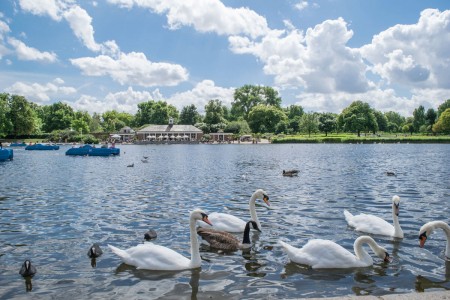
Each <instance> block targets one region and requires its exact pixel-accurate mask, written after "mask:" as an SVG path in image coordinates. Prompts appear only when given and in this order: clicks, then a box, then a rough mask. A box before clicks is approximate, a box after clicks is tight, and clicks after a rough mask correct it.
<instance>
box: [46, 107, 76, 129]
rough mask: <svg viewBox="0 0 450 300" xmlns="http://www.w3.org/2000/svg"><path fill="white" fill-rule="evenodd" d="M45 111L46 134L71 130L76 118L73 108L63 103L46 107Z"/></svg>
mask: <svg viewBox="0 0 450 300" xmlns="http://www.w3.org/2000/svg"><path fill="white" fill-rule="evenodd" d="M43 111H44V120H43V121H44V124H43V130H44V131H45V132H52V131H53V130H64V129H69V128H70V126H71V125H72V120H73V119H74V116H75V113H74V111H73V108H72V107H70V106H69V105H68V104H66V103H62V102H56V103H53V104H51V105H46V106H44V107H43Z"/></svg>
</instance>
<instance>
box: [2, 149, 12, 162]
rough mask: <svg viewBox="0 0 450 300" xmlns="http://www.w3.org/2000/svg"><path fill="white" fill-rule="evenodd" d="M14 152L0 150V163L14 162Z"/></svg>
mask: <svg viewBox="0 0 450 300" xmlns="http://www.w3.org/2000/svg"><path fill="white" fill-rule="evenodd" d="M13 157H14V151H13V150H12V149H0V161H6V160H13Z"/></svg>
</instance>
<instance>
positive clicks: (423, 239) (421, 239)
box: [419, 236, 427, 248]
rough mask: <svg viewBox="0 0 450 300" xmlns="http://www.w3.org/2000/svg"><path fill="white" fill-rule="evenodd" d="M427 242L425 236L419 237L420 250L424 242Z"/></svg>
mask: <svg viewBox="0 0 450 300" xmlns="http://www.w3.org/2000/svg"><path fill="white" fill-rule="evenodd" d="M426 241H427V237H425V236H421V237H420V241H419V242H420V248H423V246H425V242H426Z"/></svg>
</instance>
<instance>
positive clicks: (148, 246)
mask: <svg viewBox="0 0 450 300" xmlns="http://www.w3.org/2000/svg"><path fill="white" fill-rule="evenodd" d="M108 247H109V248H110V249H111V250H112V251H113V252H114V253H115V254H116V255H117V256H119V257H120V258H121V259H122V261H123V262H124V263H126V264H128V265H131V266H135V267H136V268H138V269H147V270H161V271H164V270H166V271H176V270H184V269H189V268H190V263H191V260H190V259H188V258H186V257H184V256H183V255H181V254H179V253H178V252H175V251H174V250H172V249H170V248H167V247H164V246H160V245H155V244H153V243H145V244H140V245H137V246H134V247H131V248H129V249H127V250H121V249H119V248H116V247H114V246H111V245H108Z"/></svg>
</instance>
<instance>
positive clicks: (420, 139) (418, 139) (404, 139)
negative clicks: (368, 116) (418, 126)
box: [271, 134, 450, 144]
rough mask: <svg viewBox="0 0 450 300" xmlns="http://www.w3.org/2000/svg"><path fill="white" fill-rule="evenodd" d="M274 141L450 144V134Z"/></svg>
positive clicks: (298, 137) (284, 139)
mask: <svg viewBox="0 0 450 300" xmlns="http://www.w3.org/2000/svg"><path fill="white" fill-rule="evenodd" d="M271 142H272V143H274V144H282V143H304V144H307V143H312V144H314V143H330V144H331V143H346V144H379V143H381V144H397V143H404V144H407V143H415V144H421V143H422V144H431V143H433V144H450V136H449V135H447V136H426V135H412V136H411V135H407V136H404V135H387V136H364V135H362V136H361V137H358V136H356V135H350V134H349V135H346V134H338V135H333V134H330V135H328V136H325V135H323V134H321V135H319V134H317V135H311V136H308V135H292V136H278V137H273V138H272V141H271Z"/></svg>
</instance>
